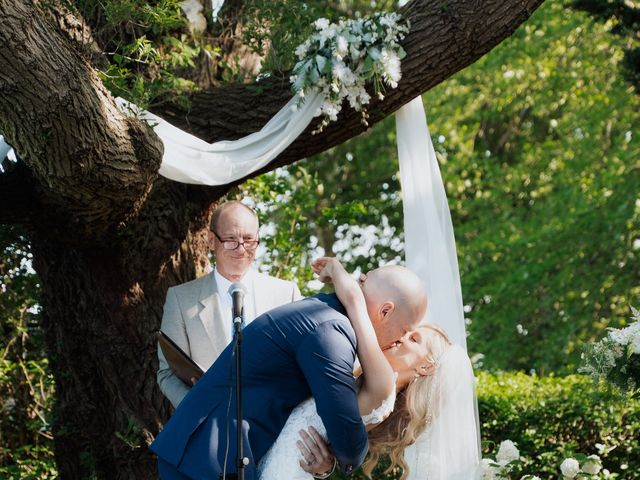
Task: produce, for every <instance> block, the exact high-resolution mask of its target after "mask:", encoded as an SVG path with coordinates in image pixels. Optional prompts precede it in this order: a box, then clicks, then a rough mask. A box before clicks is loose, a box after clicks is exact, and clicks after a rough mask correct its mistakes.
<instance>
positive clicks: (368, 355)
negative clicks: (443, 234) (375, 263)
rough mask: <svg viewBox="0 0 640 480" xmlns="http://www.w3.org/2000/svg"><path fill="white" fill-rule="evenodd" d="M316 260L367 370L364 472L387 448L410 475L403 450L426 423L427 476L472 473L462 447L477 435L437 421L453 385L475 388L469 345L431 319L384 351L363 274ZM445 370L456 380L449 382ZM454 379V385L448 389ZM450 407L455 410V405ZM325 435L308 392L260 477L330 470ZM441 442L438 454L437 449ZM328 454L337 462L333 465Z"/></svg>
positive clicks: (303, 476)
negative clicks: (431, 435) (452, 429)
mask: <svg viewBox="0 0 640 480" xmlns="http://www.w3.org/2000/svg"><path fill="white" fill-rule="evenodd" d="M312 267H313V269H314V271H315V273H317V274H318V275H319V278H320V280H321V281H324V282H332V283H333V284H334V286H335V291H336V294H337V296H338V298H339V300H340V302H341V303H342V304H343V305H344V307H345V308H346V310H347V315H348V317H349V319H350V321H351V323H352V325H353V328H354V331H355V333H356V336H357V342H358V344H357V353H358V358H359V360H360V363H361V370H362V371H361V372H358V373H360V375H359V376H358V382H357V385H358V389H359V390H358V407H359V410H360V415H361V416H362V421H363V423H364V424H365V426H366V428H367V431H368V432H369V453H370V455H369V458H368V460H367V461H366V462H365V464H364V465H363V469H364V472H365V473H366V474H367V475H370V474H371V472H372V471H373V468H374V467H375V465H376V464H377V462H378V459H379V457H380V455H381V454H384V453H386V454H389V457H390V459H391V465H390V466H389V469H392V468H394V467H395V466H400V467H402V469H403V475H402V477H401V478H402V479H405V478H407V477H408V475H409V470H410V468H409V466H408V464H407V462H405V459H404V449H405V448H406V447H408V446H409V445H412V444H413V443H414V442H415V441H416V440H417V439H418V437H419V436H420V435H421V434H422V433H423V432H425V430H427V432H429V431H433V430H436V431H439V432H438V438H437V439H435V438H434V439H432V441H430V442H429V443H430V445H432V446H427V448H426V449H425V448H423V449H422V451H421V452H420V454H421V458H420V459H419V462H421V463H423V464H426V465H423V467H425V468H426V470H424V469H423V468H421V472H423V471H424V472H427V471H428V472H429V474H430V476H429V477H428V478H429V479H430V480H431V479H432V478H433V479H434V480H448V479H453V478H471V477H463V476H457V475H460V474H461V472H464V471H466V473H464V474H465V475H466V474H468V471H467V470H466V469H467V467H468V466H467V465H466V462H464V461H458V460H461V459H462V458H464V457H467V456H469V455H468V452H466V453H465V452H462V451H461V449H463V448H465V449H468V446H469V445H471V444H473V443H474V442H475V439H472V438H470V437H471V435H465V436H466V437H467V438H466V439H464V440H465V441H461V440H463V439H461V438H457V437H459V435H455V434H452V433H451V432H448V433H447V432H444V431H441V430H443V429H441V428H437V427H436V424H437V423H438V422H436V420H438V419H439V417H440V415H442V414H444V413H445V411H446V410H447V409H446V408H445V406H446V405H447V404H450V403H453V402H454V401H455V398H454V396H453V395H454V393H453V392H454V391H456V390H459V389H460V386H462V387H463V388H464V387H466V389H467V390H468V391H471V392H472V390H473V372H472V370H471V365H470V362H469V359H468V357H467V355H466V352H464V350H463V349H462V348H460V347H458V346H455V345H452V344H451V342H449V339H448V338H447V335H446V333H445V332H444V331H443V330H442V329H440V328H439V327H437V326H435V325H431V324H424V325H422V326H420V327H419V328H417V329H416V330H413V331H411V332H408V333H407V334H406V335H405V336H404V337H403V338H402V339H401V340H400V341H398V342H396V343H395V344H394V345H392V346H391V347H390V348H388V349H386V350H385V351H384V352H383V351H382V350H381V349H380V347H379V345H378V342H377V339H376V335H375V331H374V329H373V326H372V325H371V321H370V319H369V316H368V313H367V305H366V303H365V297H364V295H363V293H362V290H361V289H363V290H364V289H366V288H368V286H367V282H366V276H364V275H363V276H362V277H361V279H360V282H359V283H360V285H358V283H357V282H356V281H355V280H354V279H353V278H352V277H351V276H350V275H349V274H348V273H347V272H346V271H345V269H344V268H343V267H342V265H341V264H340V262H339V261H338V260H336V259H335V258H327V257H323V258H320V259H317V260H315V261H314V262H313V264H312ZM452 367H453V368H452ZM446 376H451V377H452V378H455V381H454V382H451V381H446V380H447V379H446V378H445V377H446ZM452 384H453V387H454V388H451V387H452ZM456 395H457V393H456ZM467 403H468V402H467ZM464 408H472V405H466V406H465V407H464ZM452 413H453V414H454V415H455V413H456V412H455V411H454V412H452ZM307 428H309V430H310V432H311V433H312V435H313V436H314V439H313V440H311V439H310V438H309V437H308V436H307V440H306V441H305V443H304V444H303V443H302V442H300V441H299V432H301V431H302V430H305V429H307ZM463 430H464V429H463ZM302 434H303V435H306V434H305V433H304V432H302ZM318 434H319V436H320V437H322V438H320V437H318ZM427 436H429V435H427ZM323 439H326V430H325V429H324V426H323V424H322V420H321V419H320V416H319V415H318V414H317V413H316V409H315V402H314V400H313V398H310V399H308V400H306V401H304V402H303V403H301V404H300V405H299V406H298V407H296V409H295V410H294V411H293V412H292V413H291V415H290V416H289V419H288V420H287V423H286V424H285V426H284V428H283V430H282V432H281V433H280V435H279V436H278V438H277V440H276V442H275V443H274V444H273V446H272V447H271V449H270V450H269V451H268V452H267V454H266V455H265V456H264V457H263V459H262V460H261V462H260V464H259V466H258V471H259V478H260V480H281V479H283V478H286V479H288V480H308V479H311V478H313V477H314V476H315V477H316V478H326V477H328V476H329V475H330V474H331V473H332V472H333V468H335V459H334V458H333V456H331V455H330V454H329V451H328V446H327V445H326V443H325V442H324V440H323ZM436 443H437V448H438V453H437V455H433V453H435V450H436V449H435V446H436ZM296 445H297V447H298V448H299V449H300V451H301V452H302V453H303V459H302V460H300V462H299V463H298V462H296V461H294V460H293V458H292V452H293V451H295V449H296ZM451 451H453V452H456V453H455V458H451V460H452V461H449V459H448V458H443V457H444V456H445V455H449V452H451ZM327 460H329V461H330V462H332V463H333V468H332V465H331V463H329V464H327ZM308 472H313V474H311V473H308Z"/></svg>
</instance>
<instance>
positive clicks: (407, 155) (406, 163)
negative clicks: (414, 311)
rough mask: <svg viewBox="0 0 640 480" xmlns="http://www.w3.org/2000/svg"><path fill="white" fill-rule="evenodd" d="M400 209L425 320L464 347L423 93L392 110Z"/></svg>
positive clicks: (447, 219) (451, 245) (449, 228)
mask: <svg viewBox="0 0 640 480" xmlns="http://www.w3.org/2000/svg"><path fill="white" fill-rule="evenodd" d="M396 129H397V138H398V159H399V163H400V183H401V185H402V208H403V211H404V239H405V240H404V241H405V246H404V249H405V260H406V263H407V266H408V267H409V268H410V269H411V270H413V271H414V272H416V273H417V274H418V276H419V277H420V278H421V279H422V281H423V282H424V283H425V285H426V286H427V296H428V306H427V314H426V317H425V321H426V322H430V323H435V324H437V325H440V326H441V327H442V328H444V329H445V331H446V332H447V334H448V335H449V338H450V339H451V341H452V342H453V343H456V344H458V345H460V346H462V347H464V348H465V350H466V345H467V341H466V333H465V325H464V312H463V309H462V289H461V287H460V273H459V271H458V256H457V254H456V243H455V238H454V235H453V224H452V223H451V214H450V212H449V204H448V203H447V195H446V193H445V190H444V184H443V183H442V177H441V175H440V168H439V166H438V160H437V158H436V152H435V150H434V149H433V144H432V142H431V135H430V134H429V127H428V126H427V121H426V115H425V112H424V107H423V105H422V98H420V97H417V98H415V99H413V100H412V101H411V102H409V103H408V104H406V105H405V106H404V107H402V108H401V109H400V110H398V112H396Z"/></svg>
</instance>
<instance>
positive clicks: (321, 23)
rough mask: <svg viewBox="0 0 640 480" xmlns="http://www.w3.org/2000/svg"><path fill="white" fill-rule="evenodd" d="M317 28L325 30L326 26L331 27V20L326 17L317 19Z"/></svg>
mask: <svg viewBox="0 0 640 480" xmlns="http://www.w3.org/2000/svg"><path fill="white" fill-rule="evenodd" d="M315 25H316V30H324V29H325V28H329V20H327V19H326V18H319V19H318V20H316V24H315Z"/></svg>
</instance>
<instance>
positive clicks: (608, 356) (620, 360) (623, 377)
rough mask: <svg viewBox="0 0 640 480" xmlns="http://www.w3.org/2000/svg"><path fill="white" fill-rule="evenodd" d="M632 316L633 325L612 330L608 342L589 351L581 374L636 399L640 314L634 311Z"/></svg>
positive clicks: (591, 347)
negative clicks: (614, 387)
mask: <svg viewBox="0 0 640 480" xmlns="http://www.w3.org/2000/svg"><path fill="white" fill-rule="evenodd" d="M631 312H632V319H633V322H632V323H631V324H630V325H628V326H627V327H625V328H622V329H618V328H610V329H609V333H608V334H607V336H606V337H605V338H603V339H602V340H600V341H598V342H595V343H592V344H590V345H588V346H587V347H586V348H585V351H584V352H583V353H582V366H581V367H580V368H579V369H578V372H580V373H585V374H587V375H588V376H589V377H591V378H592V379H593V380H594V381H595V382H598V383H602V382H606V383H608V384H610V385H614V386H616V387H617V388H619V389H620V390H622V391H623V392H625V393H629V394H631V395H635V394H636V393H637V392H638V386H639V382H640V311H639V310H636V309H635V308H633V307H631Z"/></svg>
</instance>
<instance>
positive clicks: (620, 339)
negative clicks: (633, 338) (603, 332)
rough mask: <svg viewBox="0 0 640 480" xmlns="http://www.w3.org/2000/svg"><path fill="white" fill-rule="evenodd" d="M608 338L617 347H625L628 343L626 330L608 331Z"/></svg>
mask: <svg viewBox="0 0 640 480" xmlns="http://www.w3.org/2000/svg"><path fill="white" fill-rule="evenodd" d="M609 338H610V339H611V340H613V341H614V342H615V343H617V344H618V345H626V344H627V343H629V335H628V332H627V330H626V329H623V330H620V329H618V328H611V329H609Z"/></svg>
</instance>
